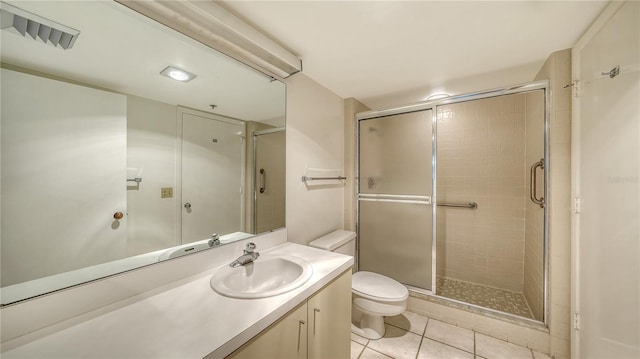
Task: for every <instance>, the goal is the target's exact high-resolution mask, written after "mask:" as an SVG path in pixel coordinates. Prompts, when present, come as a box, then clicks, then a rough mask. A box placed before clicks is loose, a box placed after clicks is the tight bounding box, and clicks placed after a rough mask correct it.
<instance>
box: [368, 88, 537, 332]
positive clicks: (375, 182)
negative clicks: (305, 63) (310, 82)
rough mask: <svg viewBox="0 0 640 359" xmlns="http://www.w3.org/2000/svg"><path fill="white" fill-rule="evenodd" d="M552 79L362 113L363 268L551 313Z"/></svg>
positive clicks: (490, 304) (522, 311)
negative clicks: (549, 187) (549, 155)
mask: <svg viewBox="0 0 640 359" xmlns="http://www.w3.org/2000/svg"><path fill="white" fill-rule="evenodd" d="M547 86H548V83H547V82H546V81H545V82H536V83H530V84H525V85H518V86H513V87H509V88H504V89H498V90H492V91H486V92H482V93H475V94H467V95H462V96H454V97H448V98H445V99H440V100H436V101H429V102H424V103H419V104H415V105H410V106H404V107H400V108H394V109H387V110H382V111H368V112H363V113H359V114H357V115H356V119H357V129H356V131H357V138H358V145H357V146H358V160H357V171H358V176H357V177H358V182H357V202H358V205H357V211H358V216H357V218H358V226H357V228H358V269H359V270H368V271H373V272H378V273H381V274H384V275H387V276H389V277H391V278H394V279H396V280H398V281H399V282H401V283H403V284H405V285H407V286H409V287H410V288H411V289H412V291H413V292H417V293H423V294H427V295H428V296H430V297H432V298H437V299H439V300H446V301H448V302H451V303H457V304H462V305H464V306H465V307H467V308H469V307H472V308H476V309H478V310H482V311H491V312H494V313H501V315H505V316H510V317H518V318H526V319H527V320H534V321H541V322H544V321H546V314H545V313H546V308H547V306H546V298H547V284H546V283H547V268H546V267H547V264H546V263H547V260H546V258H547V254H546V253H547V251H546V248H547V244H546V237H547V235H546V233H547V230H546V228H547V221H546V218H547V216H546V211H547V209H546V206H545V202H546V201H547V196H546V193H547V183H548V181H547V178H548V163H547V162H548V161H547V160H546V158H547V152H548V150H547V147H548V140H547V138H548V130H547V128H548V125H547V123H548V120H547V117H548V116H547V112H548V111H547V104H548V100H547V96H548V90H547Z"/></svg>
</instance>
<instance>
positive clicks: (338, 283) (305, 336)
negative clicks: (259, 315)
mask: <svg viewBox="0 0 640 359" xmlns="http://www.w3.org/2000/svg"><path fill="white" fill-rule="evenodd" d="M350 333H351V269H349V270H347V271H346V272H344V273H342V274H341V275H340V276H338V277H337V278H336V279H334V280H333V281H331V282H330V283H329V284H327V285H326V286H325V287H323V288H322V289H320V290H319V291H318V292H316V293H315V294H314V295H312V296H311V297H309V299H307V300H306V301H305V302H304V303H302V304H300V305H299V306H297V307H296V308H295V309H293V310H291V311H290V312H289V313H287V314H286V315H285V316H283V317H282V318H280V319H279V320H278V321H277V322H276V323H274V324H273V325H271V326H270V327H269V328H267V329H265V330H264V331H263V332H262V333H260V334H258V335H257V336H256V337H254V338H253V339H251V340H250V341H249V342H247V343H246V344H244V345H243V346H242V347H240V348H239V349H238V350H236V351H235V352H233V353H232V354H231V355H229V356H228V357H227V358H234V359H255V358H278V359H284V358H296V359H301V358H309V359H325V358H349V356H350V350H351V346H350V345H351V334H350Z"/></svg>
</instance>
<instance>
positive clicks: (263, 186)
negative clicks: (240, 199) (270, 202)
mask: <svg viewBox="0 0 640 359" xmlns="http://www.w3.org/2000/svg"><path fill="white" fill-rule="evenodd" d="M266 183H267V173H266V172H265V170H264V168H261V169H260V193H264V191H265V189H266Z"/></svg>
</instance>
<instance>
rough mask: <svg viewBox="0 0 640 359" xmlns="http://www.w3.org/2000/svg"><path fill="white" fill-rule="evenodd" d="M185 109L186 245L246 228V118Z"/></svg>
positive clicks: (183, 208)
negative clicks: (243, 212) (240, 118)
mask: <svg viewBox="0 0 640 359" xmlns="http://www.w3.org/2000/svg"><path fill="white" fill-rule="evenodd" d="M181 112H182V209H181V210H182V243H189V242H193V241H198V240H203V239H206V238H208V237H210V236H211V234H212V233H223V234H226V233H233V232H241V231H243V230H244V228H243V227H244V226H243V223H242V222H243V220H244V218H243V215H242V207H243V200H244V194H243V192H244V191H243V187H244V180H243V169H244V133H245V125H244V122H242V121H237V120H232V119H229V118H225V117H222V116H217V115H212V114H207V113H204V112H197V111H190V110H186V109H181Z"/></svg>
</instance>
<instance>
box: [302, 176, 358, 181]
mask: <svg viewBox="0 0 640 359" xmlns="http://www.w3.org/2000/svg"><path fill="white" fill-rule="evenodd" d="M346 179H347V177H343V176H337V177H309V176H302V182H307V181H327V180H346Z"/></svg>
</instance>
